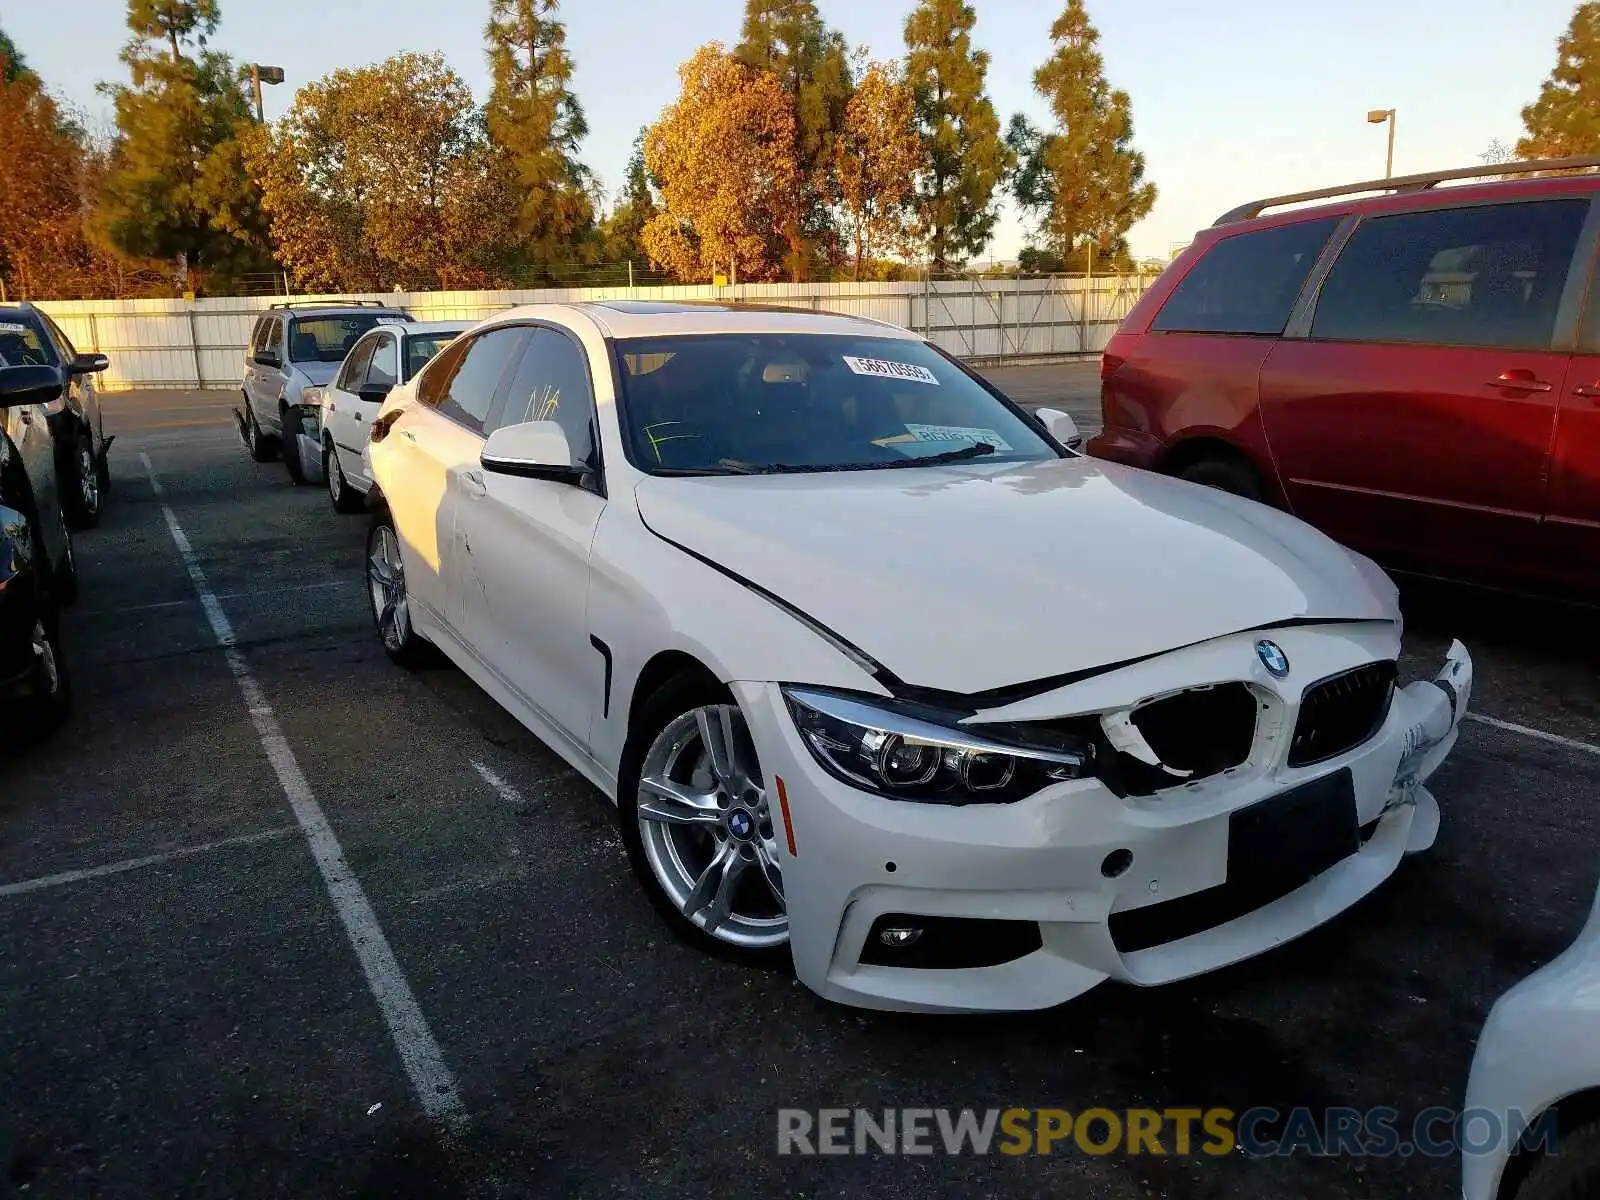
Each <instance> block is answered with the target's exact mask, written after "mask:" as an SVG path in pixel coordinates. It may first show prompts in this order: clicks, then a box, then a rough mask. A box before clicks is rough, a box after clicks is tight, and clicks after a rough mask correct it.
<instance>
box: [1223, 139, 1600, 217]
mask: <svg viewBox="0 0 1600 1200" xmlns="http://www.w3.org/2000/svg"><path fill="white" fill-rule="evenodd" d="M1596 167H1600V155H1593V154H1587V155H1576V156H1574V157H1572V158H1539V159H1530V160H1528V161H1527V162H1508V163H1494V164H1492V165H1487V166H1480V167H1457V168H1455V169H1454V170H1451V171H1424V172H1423V173H1422V174H1420V175H1397V176H1394V177H1393V178H1390V179H1370V180H1368V181H1366V182H1365V183H1346V184H1342V185H1340V186H1339V187H1330V188H1318V189H1317V190H1316V191H1313V192H1295V193H1293V194H1292V195H1288V196H1268V197H1267V198H1266V199H1265V200H1252V201H1251V202H1250V203H1249V204H1241V205H1239V207H1238V208H1231V209H1229V210H1228V211H1227V212H1225V213H1223V214H1222V215H1221V216H1220V217H1218V218H1217V219H1216V220H1215V221H1214V222H1212V224H1213V225H1231V224H1233V223H1234V222H1235V221H1248V220H1250V219H1251V218H1252V217H1259V216H1260V215H1261V213H1262V210H1263V209H1268V208H1276V207H1278V206H1279V205H1281V204H1299V203H1301V202H1302V201H1305V200H1328V199H1331V198H1332V197H1334V196H1349V195H1353V194H1355V193H1357V192H1425V191H1427V190H1428V189H1429V188H1431V187H1434V186H1436V185H1437V184H1440V183H1444V182H1446V181H1447V180H1451V179H1483V178H1487V177H1489V176H1494V175H1523V174H1533V173H1535V172H1539V171H1574V170H1593V169H1594V168H1596Z"/></svg>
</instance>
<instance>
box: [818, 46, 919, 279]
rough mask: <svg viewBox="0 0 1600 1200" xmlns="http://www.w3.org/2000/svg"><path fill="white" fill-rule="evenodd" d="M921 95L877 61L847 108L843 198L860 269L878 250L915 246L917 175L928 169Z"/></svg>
mask: <svg viewBox="0 0 1600 1200" xmlns="http://www.w3.org/2000/svg"><path fill="white" fill-rule="evenodd" d="M916 119H917V101H916V95H915V93H914V92H913V91H912V90H911V88H910V87H908V86H907V85H906V83H905V81H904V80H903V79H901V78H900V74H899V72H898V71H897V70H896V69H895V68H894V67H893V66H891V65H890V64H888V63H872V64H871V65H870V66H868V68H867V70H866V73H865V74H864V75H862V77H861V81H860V83H859V84H857V86H856V94H855V95H854V96H852V97H851V98H850V103H849V105H848V106H847V107H846V108H845V117H844V130H843V132H842V133H841V135H840V137H839V139H838V141H837V142H835V143H834V172H835V176H836V178H837V179H838V187H839V200H840V203H841V205H842V206H843V208H844V211H845V213H846V215H847V217H848V219H849V234H850V238H851V241H852V242H853V243H854V245H855V272H854V274H853V275H852V278H853V279H856V280H858V281H859V280H860V278H861V270H862V264H863V263H865V262H867V261H868V260H870V259H871V258H872V257H873V256H874V255H875V254H879V253H883V252H888V253H891V254H903V253H906V252H907V251H908V249H909V242H910V240H911V238H910V230H909V228H908V226H909V222H910V219H911V216H912V203H913V201H915V199H916V194H917V193H916V174H917V171H918V170H919V169H921V167H922V143H921V140H920V139H919V138H918V136H917V127H916Z"/></svg>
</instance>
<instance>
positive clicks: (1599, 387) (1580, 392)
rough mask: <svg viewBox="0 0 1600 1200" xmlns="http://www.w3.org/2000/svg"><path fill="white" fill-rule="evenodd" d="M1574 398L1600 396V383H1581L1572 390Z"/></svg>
mask: <svg viewBox="0 0 1600 1200" xmlns="http://www.w3.org/2000/svg"><path fill="white" fill-rule="evenodd" d="M1572 394H1573V395H1574V396H1600V383H1580V384H1579V385H1578V386H1577V387H1575V388H1573V389H1572Z"/></svg>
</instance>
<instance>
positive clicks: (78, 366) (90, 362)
mask: <svg viewBox="0 0 1600 1200" xmlns="http://www.w3.org/2000/svg"><path fill="white" fill-rule="evenodd" d="M110 365H111V360H110V359H109V358H107V357H106V356H105V355H104V354H80V355H78V357H77V358H75V359H73V360H72V365H71V366H70V367H68V368H67V370H68V371H70V372H71V373H72V374H74V375H98V374H99V373H100V372H101V371H104V370H105V369H106V368H107V367H109V366H110Z"/></svg>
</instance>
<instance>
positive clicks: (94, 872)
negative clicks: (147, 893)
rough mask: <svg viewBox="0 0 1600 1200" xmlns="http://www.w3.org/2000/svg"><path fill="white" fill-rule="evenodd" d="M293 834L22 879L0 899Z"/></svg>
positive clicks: (273, 833)
mask: <svg viewBox="0 0 1600 1200" xmlns="http://www.w3.org/2000/svg"><path fill="white" fill-rule="evenodd" d="M293 832H294V827H293V826H292V825H285V826H283V827H282V828H280V829H264V830H262V831H261V832H260V833H246V834H242V835H241V836H239V837H231V838H222V839H221V840H219V841H215V842H202V843H201V844H200V845H198V846H185V847H183V848H182V849H181V850H168V851H166V852H165V853H164V854H147V855H145V856H144V857H143V858H125V859H123V860H122V861H121V862H114V863H106V865H105V866H103V867H85V868H84V869H82V870H80V871H63V872H61V874H59V875H41V876H39V878H37V879H24V880H21V881H20V882H18V883H6V884H0V896H20V895H22V893H24V892H37V891H39V890H40V889H41V888H51V887H60V886H62V885H63V884H67V883H79V882H81V881H82V880H85V879H99V878H100V877H101V876H102V875H120V874H122V872H124V871H137V870H138V869H139V868H140V867H154V866H158V865H160V864H161V863H164V862H172V861H173V860H174V859H179V858H188V857H189V856H190V855H192V854H209V853H210V852H211V851H213V850H226V849H229V848H230V847H233V846H253V845H255V844H256V843H257V842H266V841H271V840H272V839H273V838H281V837H287V836H288V835H289V834H291V833H293Z"/></svg>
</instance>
